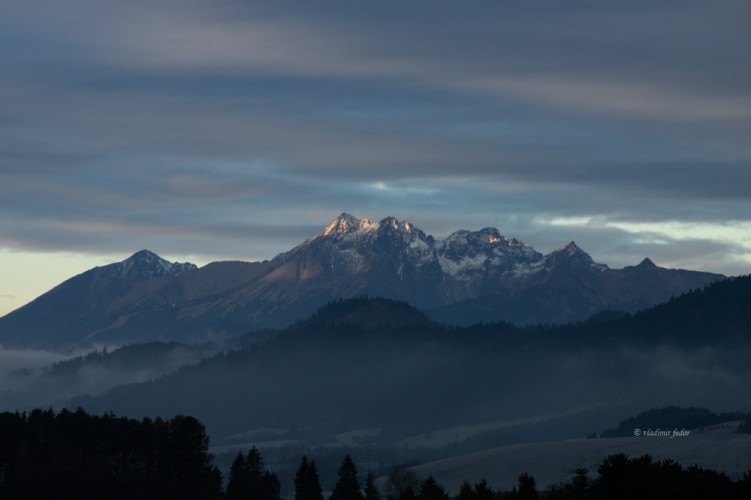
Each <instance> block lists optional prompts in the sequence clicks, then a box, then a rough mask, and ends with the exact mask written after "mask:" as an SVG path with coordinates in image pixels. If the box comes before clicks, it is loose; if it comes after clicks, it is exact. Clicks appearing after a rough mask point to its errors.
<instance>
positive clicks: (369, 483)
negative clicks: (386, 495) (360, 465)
mask: <svg viewBox="0 0 751 500" xmlns="http://www.w3.org/2000/svg"><path fill="white" fill-rule="evenodd" d="M365 500H381V493H380V492H379V491H378V487H377V486H376V484H375V475H374V474H373V473H372V472H368V476H367V477H366V478H365Z"/></svg>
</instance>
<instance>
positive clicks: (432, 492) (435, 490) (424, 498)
mask: <svg viewBox="0 0 751 500" xmlns="http://www.w3.org/2000/svg"><path fill="white" fill-rule="evenodd" d="M448 498H449V495H448V493H446V490H445V489H444V488H443V486H441V485H440V484H438V483H437V482H436V481H435V479H433V476H428V478H427V479H426V480H425V481H423V483H422V484H421V485H420V492H419V493H418V495H417V500H448Z"/></svg>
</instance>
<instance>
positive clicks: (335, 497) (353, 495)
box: [330, 455, 363, 500]
mask: <svg viewBox="0 0 751 500" xmlns="http://www.w3.org/2000/svg"><path fill="white" fill-rule="evenodd" d="M330 500H363V495H362V493H361V492H360V481H358V480H357V467H355V463H354V462H353V461H352V457H350V456H349V455H346V456H345V457H344V461H343V462H342V465H341V467H339V479H338V480H337V481H336V485H334V489H333V490H332V491H331V497H330Z"/></svg>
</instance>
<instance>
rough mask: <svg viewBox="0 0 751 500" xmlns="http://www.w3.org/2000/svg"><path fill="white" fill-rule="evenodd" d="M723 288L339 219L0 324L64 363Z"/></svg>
mask: <svg viewBox="0 0 751 500" xmlns="http://www.w3.org/2000/svg"><path fill="white" fill-rule="evenodd" d="M721 278H722V276H721V275H717V274H711V273H701V272H693V271H683V270H668V269H663V268H659V267H657V266H655V265H654V264H652V262H651V261H649V260H648V259H645V261H644V262H642V263H641V264H640V265H638V266H634V267H627V268H624V269H609V268H608V267H607V266H606V265H604V264H598V263H596V262H594V261H593V260H592V258H591V257H590V256H589V255H587V253H586V252H584V251H583V250H582V249H580V248H579V247H577V246H576V244H574V243H573V242H571V243H569V244H568V245H566V246H565V247H563V248H561V249H560V250H556V251H554V252H551V253H550V254H548V255H542V254H541V253H539V252H537V251H536V250H534V249H533V248H532V247H530V246H529V245H526V244H524V243H522V242H520V241H518V240H516V239H514V238H506V237H504V236H503V235H501V234H500V233H499V232H498V230H497V229H494V228H484V229H481V230H479V231H466V230H461V231H457V232H455V233H453V234H451V235H450V236H449V237H448V238H446V239H445V240H443V241H437V240H435V239H434V238H433V237H432V236H429V235H426V234H425V233H424V232H422V231H421V230H420V229H418V228H416V227H415V226H414V225H412V224H411V223H410V222H407V221H399V220H397V219H395V218H393V217H388V218H386V219H383V220H382V221H380V222H377V223H376V222H370V221H368V220H367V219H357V218H356V217H353V216H351V215H348V214H342V215H341V216H339V217H338V218H337V219H336V220H334V221H333V222H332V223H331V224H329V225H328V226H327V227H326V228H325V229H324V230H323V231H322V232H321V233H320V234H318V235H316V236H314V237H312V238H309V239H308V240H306V241H305V242H303V243H302V244H300V245H298V246H297V247H295V248H293V249H292V250H290V251H289V252H286V253H283V254H280V255H278V256H277V257H275V258H274V259H272V260H271V261H264V262H254V263H246V262H217V263H212V264H209V265H207V266H205V267H203V268H201V269H196V268H195V266H193V265H192V264H177V263H169V262H167V261H165V260H163V259H161V258H159V257H158V256H156V255H154V254H153V253H151V252H148V251H142V252H139V253H137V254H135V255H134V256H132V257H131V258H129V259H127V260H126V261H124V262H121V263H117V264H111V265H109V266H104V267H101V268H95V269H92V270H90V271H87V272H86V273H83V274H81V275H79V276H76V277H74V278H72V279H70V280H68V281H66V282H65V283H63V284H61V285H60V286H58V287H57V288H55V289H53V290H51V291H50V292H48V293H47V294H45V295H43V296H42V297H40V298H39V299H37V300H35V301H34V302H32V303H30V304H28V305H26V306H24V307H22V308H21V309H19V310H17V311H14V312H13V313H11V314H9V315H7V316H5V317H4V318H0V343H1V344H3V345H6V346H10V345H12V346H24V347H45V348H50V349H64V348H71V347H85V346H90V345H96V344H112V343H126V342H134V341H145V340H156V339H160V340H180V341H198V340H211V339H222V338H225V337H226V336H232V335H237V334H240V333H243V332H246V331H249V330H251V329H254V328H261V327H276V326H284V325H288V324H290V323H293V322H294V321H296V320H297V319H299V318H303V317H306V316H308V315H309V314H311V313H312V312H313V311H315V310H316V309H317V308H318V307H320V306H321V305H323V304H324V303H326V302H329V301H331V300H336V299H340V298H349V297H358V296H379V297H385V298H391V299H396V300H402V301H406V302H409V303H411V304H413V305H415V306H417V307H419V308H421V309H422V310H423V311H425V312H426V313H427V314H428V315H429V316H430V317H432V318H433V319H436V320H439V321H443V322H448V323H456V324H469V323H473V322H477V321H499V320H505V321H512V322H515V323H520V324H525V323H539V322H547V323H562V322H569V321H578V320H583V319H585V318H587V317H589V316H590V315H592V314H595V313H597V312H600V311H603V310H608V309H617V310H624V311H635V310H638V309H642V308H645V307H648V306H651V305H654V304H656V303H659V302H664V301H665V300H667V299H669V298H670V297H671V296H673V295H678V294H680V293H682V292H685V291H687V290H689V289H693V288H699V287H701V286H703V285H705V284H706V283H708V282H711V281H715V280H718V279H721Z"/></svg>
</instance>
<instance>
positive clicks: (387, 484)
mask: <svg viewBox="0 0 751 500" xmlns="http://www.w3.org/2000/svg"><path fill="white" fill-rule="evenodd" d="M248 456H249V457H253V458H252V459H250V461H252V463H254V464H262V462H259V460H260V455H258V452H257V450H255V448H254V449H252V450H251V451H250V452H249V455H248ZM243 460H244V458H243V456H242V454H240V455H238V457H237V459H236V461H235V465H233V472H232V473H231V477H230V483H229V485H228V487H227V500H235V499H237V500H240V499H254V500H280V497H279V493H278V491H279V490H278V487H277V489H276V490H274V493H273V494H271V493H272V490H271V489H266V490H264V489H263V486H262V485H263V484H264V481H265V480H264V479H263V478H264V477H268V475H269V474H270V473H268V472H264V471H262V468H257V469H255V471H254V472H253V473H252V474H251V475H252V477H254V478H256V481H257V482H256V483H255V484H257V485H258V486H259V489H256V490H252V491H250V490H248V491H247V493H246V494H245V496H242V495H240V496H234V494H233V493H234V490H233V489H232V486H233V484H235V483H236V484H240V483H242V482H243V481H244V480H242V479H241V480H238V478H241V477H242V478H245V477H249V476H247V475H246V474H247V473H242V474H238V473H237V472H236V471H238V470H242V469H240V468H237V467H236V465H237V464H242V463H243ZM261 467H262V465H261ZM271 476H273V474H271ZM277 484H278V481H277ZM381 484H382V487H381V488H380V489H379V488H378V487H377V486H376V482H375V478H374V476H373V475H372V474H368V475H367V477H366V479H365V484H364V487H361V484H360V481H359V480H358V474H357V468H356V466H355V464H354V462H353V460H352V458H351V457H350V456H349V455H347V456H345V458H344V461H343V462H342V465H341V467H340V468H339V471H338V479H337V482H336V484H335V485H334V487H333V489H332V491H331V494H330V496H329V498H328V500H449V498H450V496H449V493H448V492H447V491H446V490H445V488H444V487H443V486H442V485H441V484H439V483H438V482H436V480H435V479H434V478H433V477H432V476H428V477H427V478H426V479H424V480H420V479H419V478H418V477H417V475H416V474H415V473H414V471H412V470H410V469H406V468H396V469H394V470H393V471H392V472H391V474H389V476H388V478H387V479H386V480H385V481H383V482H382V483H381ZM261 491H265V492H266V493H265V494H261V493H260V492H261ZM231 494H233V496H231ZM294 498H295V500H324V496H323V493H322V488H321V483H320V480H319V477H318V473H317V470H316V466H315V462H314V461H309V460H308V458H307V457H303V459H302V462H301V464H300V467H299V469H298V470H297V475H296V476H295V492H294ZM453 498H455V500H635V499H636V500H694V499H695V500H706V499H709V498H722V499H724V500H741V499H745V500H747V499H748V498H751V471H749V472H747V473H745V474H744V476H743V478H742V479H740V480H737V481H734V480H732V479H730V478H729V477H728V476H727V475H725V474H723V473H719V472H715V471H712V470H707V469H703V468H701V467H698V466H691V467H683V466H682V465H680V464H678V463H676V462H673V461H671V460H662V461H654V460H652V458H651V457H650V456H649V455H644V456H641V457H638V458H629V457H627V456H626V455H624V454H618V455H611V456H609V457H607V458H605V459H604V460H603V461H602V463H601V464H600V465H599V467H598V469H597V477H596V478H594V479H591V478H590V477H589V475H588V473H587V470H585V469H578V470H577V471H576V472H575V475H574V477H573V478H572V479H571V480H570V481H568V482H565V483H562V484H558V485H555V486H552V487H551V488H550V489H548V490H545V491H539V490H538V489H537V484H536V481H535V479H534V477H532V476H531V475H529V474H527V473H524V474H521V475H520V476H519V479H518V484H517V485H516V486H515V487H513V488H512V489H511V490H510V491H496V490H494V489H493V488H492V487H491V486H490V485H488V483H487V482H486V481H485V480H484V479H483V480H481V481H480V482H479V483H476V484H474V485H472V484H470V483H468V482H464V483H463V484H462V486H461V488H460V491H459V493H458V495H457V496H456V497H453Z"/></svg>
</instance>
